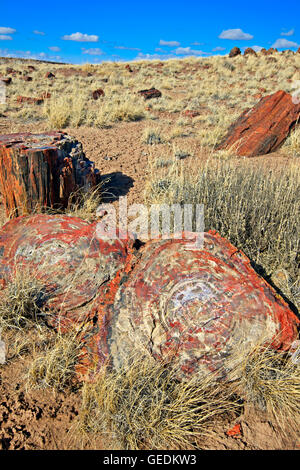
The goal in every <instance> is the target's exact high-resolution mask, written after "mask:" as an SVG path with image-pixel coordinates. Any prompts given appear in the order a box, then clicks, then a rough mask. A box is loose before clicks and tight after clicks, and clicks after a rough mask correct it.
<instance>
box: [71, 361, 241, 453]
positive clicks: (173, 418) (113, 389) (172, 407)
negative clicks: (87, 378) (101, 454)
mask: <svg viewBox="0 0 300 470" xmlns="http://www.w3.org/2000/svg"><path fill="white" fill-rule="evenodd" d="M175 376H176V370H175V369H174V367H173V368H172V367H170V366H169V367H164V366H163V364H161V363H159V362H156V361H155V360H154V359H152V358H149V357H148V358H143V359H140V360H138V359H134V360H133V361H128V365H127V366H125V367H123V368H122V369H121V370H118V371H113V370H109V369H108V368H107V369H105V370H104V371H103V372H102V374H101V375H99V377H98V379H97V381H96V382H95V383H92V384H84V386H83V390H82V393H83V399H82V409H81V415H80V420H81V427H82V429H83V430H84V431H86V432H90V433H98V432H100V433H105V434H107V435H108V436H109V437H110V439H111V441H112V442H113V445H114V448H116V446H118V447H120V448H122V449H131V450H137V449H145V448H147V449H191V448H194V447H195V446H196V441H197V438H198V437H199V436H203V435H205V434H207V433H209V432H210V430H212V426H213V423H214V420H215V419H216V418H217V417H219V416H221V415H226V414H228V413H230V412H233V411H237V409H238V408H239V405H238V401H237V398H236V397H235V395H234V393H232V392H228V391H227V389H226V388H225V387H224V386H218V385H216V384H215V383H214V381H213V380H211V379H212V378H211V377H208V378H207V379H203V380H201V382H196V381H195V380H193V379H191V380H190V381H187V382H178V381H177V380H176V378H175Z"/></svg>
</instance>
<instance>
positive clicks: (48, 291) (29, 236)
mask: <svg viewBox="0 0 300 470" xmlns="http://www.w3.org/2000/svg"><path fill="white" fill-rule="evenodd" d="M132 245H133V240H132V241H131V242H128V241H127V240H119V239H118V238H116V239H109V238H107V239H104V238H101V237H99V236H98V234H97V223H96V222H95V223H89V222H87V221H84V220H82V219H79V218H77V217H70V216H67V215H48V214H36V215H33V216H22V217H18V218H16V219H13V220H10V221H9V222H8V223H7V224H5V225H4V227H2V229H1V233H0V286H1V287H2V289H3V288H5V287H6V285H7V284H8V283H9V282H11V281H14V279H15V275H16V273H17V272H20V271H21V272H24V273H26V274H24V275H26V276H28V275H29V276H30V277H31V278H32V280H33V279H36V280H37V281H39V284H40V286H41V287H40V295H39V300H40V307H41V309H42V310H43V311H44V312H46V313H47V316H46V321H47V323H48V324H50V325H51V326H54V327H55V328H59V329H60V330H61V331H63V332H64V331H67V330H68V328H69V327H70V326H74V325H75V324H77V325H78V324H79V323H83V324H85V323H86V322H87V321H88V320H89V319H91V316H92V313H93V308H94V306H95V303H96V304H97V303H99V302H101V300H102V297H103V296H102V290H103V289H104V288H105V286H106V284H109V283H110V282H111V281H112V280H114V279H115V278H116V277H117V275H118V272H119V271H120V270H122V269H123V268H124V267H125V264H126V260H127V257H129V256H130V251H131V248H132ZM2 292H4V291H2ZM4 295H5V294H4Z"/></svg>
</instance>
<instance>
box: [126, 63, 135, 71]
mask: <svg viewBox="0 0 300 470" xmlns="http://www.w3.org/2000/svg"><path fill="white" fill-rule="evenodd" d="M125 69H126V70H128V72H130V73H132V72H133V70H132V68H131V67H130V65H129V64H127V65H126V66H125Z"/></svg>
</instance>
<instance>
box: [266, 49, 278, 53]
mask: <svg viewBox="0 0 300 470" xmlns="http://www.w3.org/2000/svg"><path fill="white" fill-rule="evenodd" d="M275 52H278V49H274V48H273V47H270V49H268V50H267V52H266V55H272V54H275Z"/></svg>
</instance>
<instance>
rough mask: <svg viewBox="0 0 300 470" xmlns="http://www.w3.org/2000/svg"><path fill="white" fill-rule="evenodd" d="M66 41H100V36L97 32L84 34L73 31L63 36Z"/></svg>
mask: <svg viewBox="0 0 300 470" xmlns="http://www.w3.org/2000/svg"><path fill="white" fill-rule="evenodd" d="M62 39H64V40H65V41H77V42H98V39H99V36H96V35H95V34H83V33H73V34H70V35H65V36H63V37H62Z"/></svg>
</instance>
